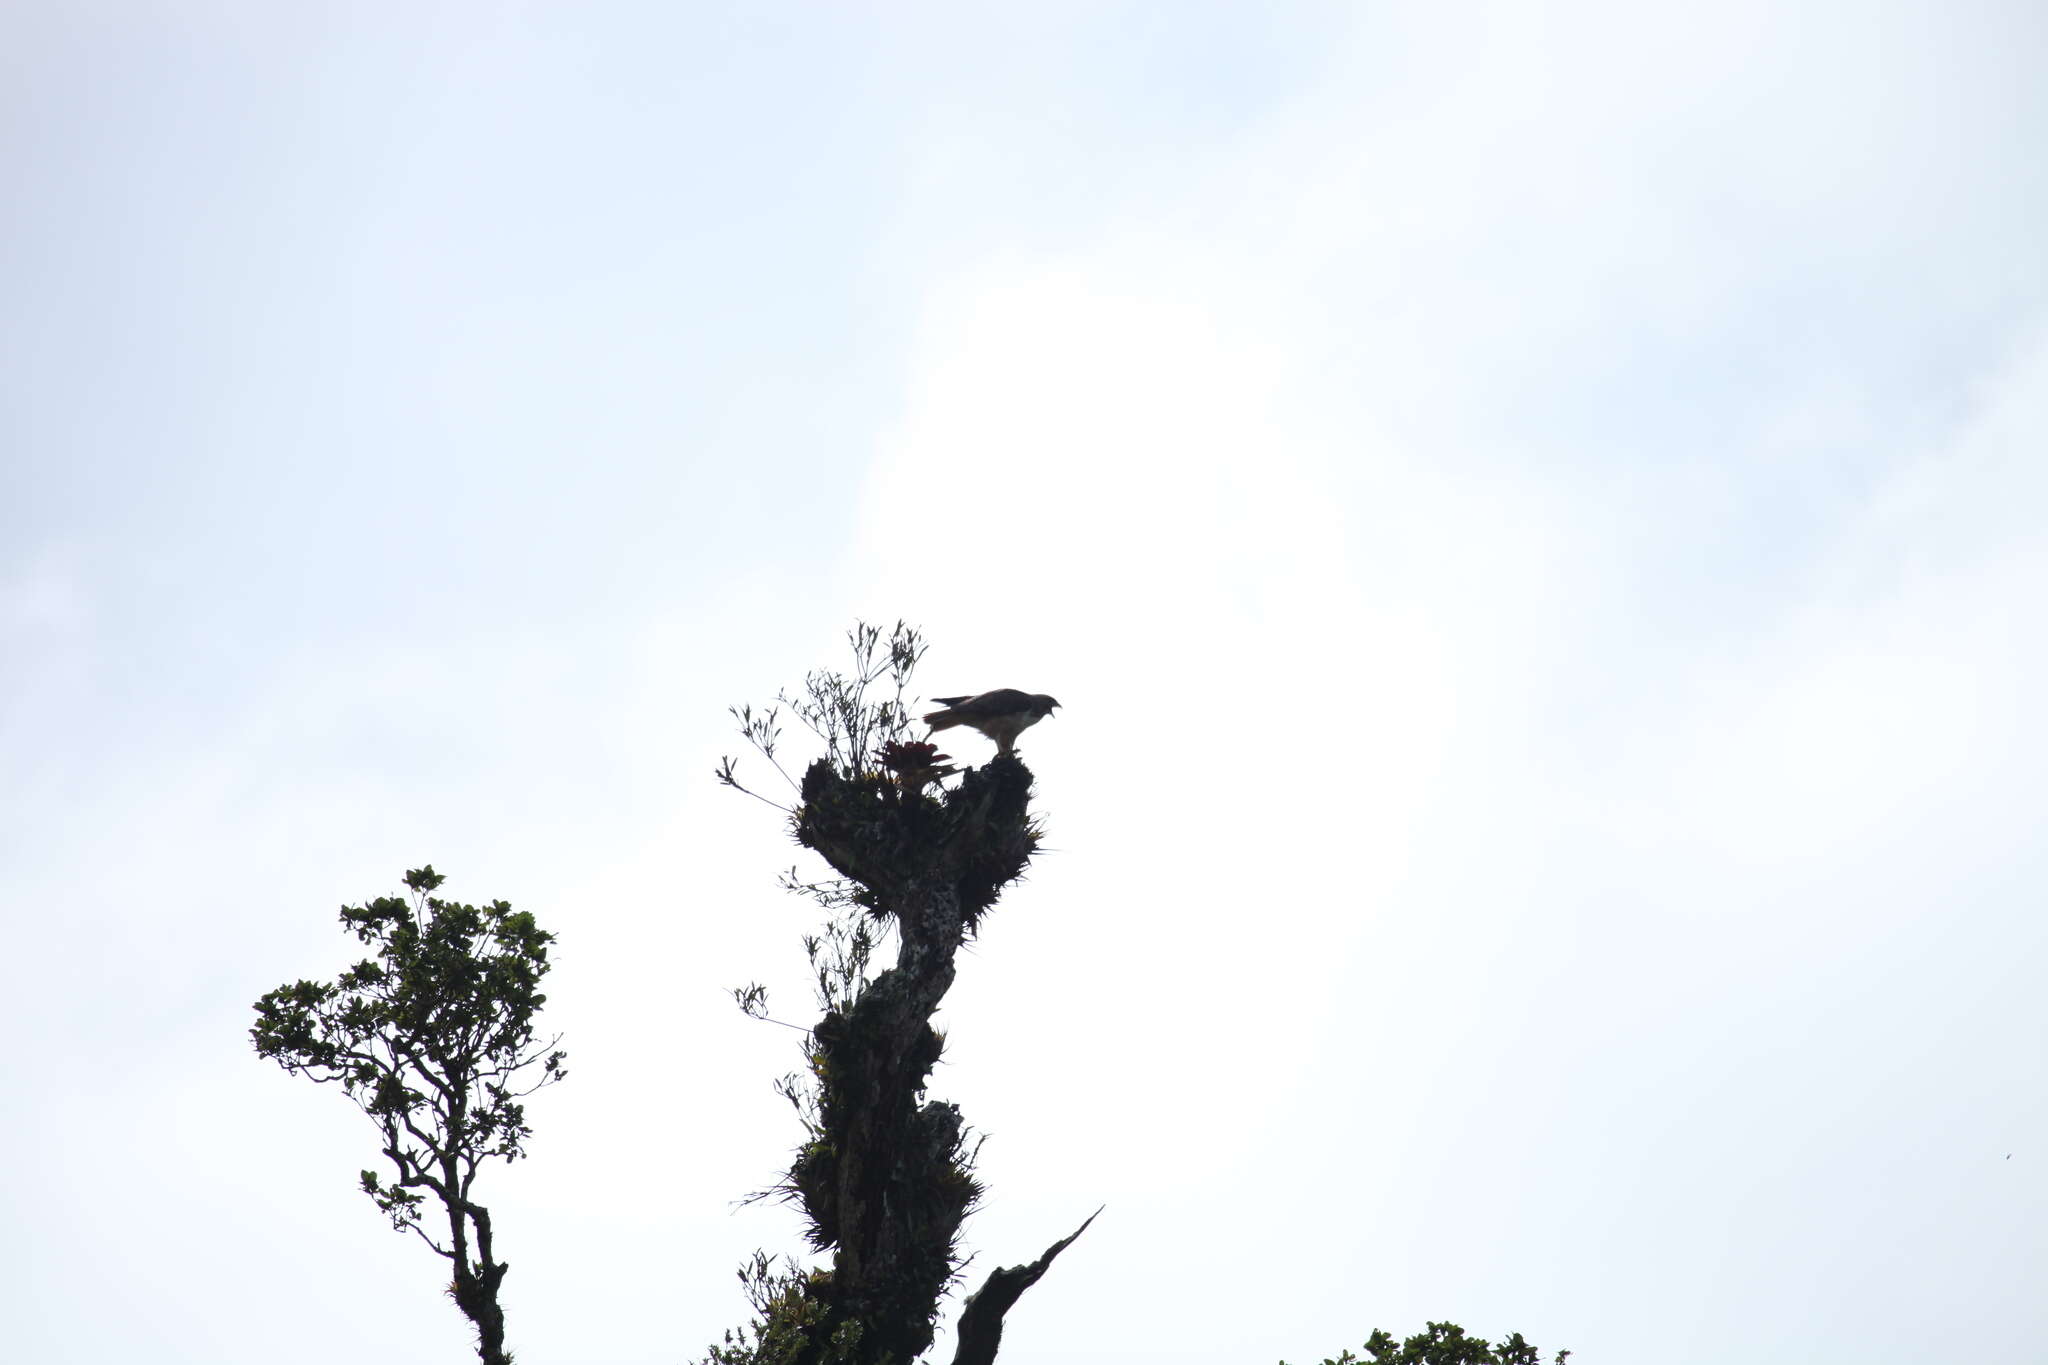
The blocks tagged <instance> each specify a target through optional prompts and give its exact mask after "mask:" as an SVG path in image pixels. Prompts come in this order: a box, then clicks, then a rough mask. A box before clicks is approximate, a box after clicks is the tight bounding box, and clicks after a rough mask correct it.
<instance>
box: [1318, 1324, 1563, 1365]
mask: <svg viewBox="0 0 2048 1365" xmlns="http://www.w3.org/2000/svg"><path fill="white" fill-rule="evenodd" d="M1428 1326H1429V1330H1428V1331H1426V1332H1422V1333H1419V1334H1418V1335H1416V1336H1412V1337H1409V1338H1408V1339H1407V1340H1406V1341H1400V1342H1397V1341H1395V1340H1394V1338H1393V1336H1392V1335H1390V1334H1389V1333H1387V1332H1384V1331H1380V1332H1374V1333H1373V1334H1372V1336H1371V1338H1370V1339H1368V1340H1367V1341H1366V1343H1365V1355H1363V1356H1355V1355H1353V1354H1351V1352H1349V1351H1345V1352H1343V1353H1341V1354H1339V1355H1338V1356H1336V1357H1335V1358H1333V1359H1328V1360H1325V1361H1323V1362H1322V1365H1367V1362H1370V1363H1371V1365H1543V1358H1542V1353H1541V1352H1539V1351H1538V1350H1537V1349H1536V1348H1535V1347H1534V1346H1531V1345H1530V1344H1529V1343H1528V1342H1526V1341H1524V1340H1522V1334H1521V1333H1520V1332H1516V1333H1515V1334H1514V1335H1512V1336H1510V1337H1508V1338H1507V1339H1506V1340H1505V1341H1503V1342H1501V1343H1500V1345H1498V1346H1495V1345H1492V1344H1491V1343H1489V1342H1488V1341H1487V1340H1486V1338H1485V1337H1470V1336H1466V1335H1465V1329H1464V1328H1462V1327H1460V1326H1458V1325H1457V1324H1456V1323H1451V1322H1432V1323H1430V1324H1429V1325H1428ZM1570 1356H1571V1352H1570V1351H1559V1352H1558V1353H1557V1356H1556V1358H1555V1361H1554V1365H1565V1361H1566V1360H1567V1359H1569V1358H1570ZM1280 1365H1287V1362H1285V1361H1282V1362H1281V1363H1280Z"/></svg>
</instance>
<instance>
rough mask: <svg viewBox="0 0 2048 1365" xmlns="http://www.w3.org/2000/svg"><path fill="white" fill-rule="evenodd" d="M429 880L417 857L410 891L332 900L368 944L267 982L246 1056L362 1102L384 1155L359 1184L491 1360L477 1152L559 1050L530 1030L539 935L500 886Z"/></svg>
mask: <svg viewBox="0 0 2048 1365" xmlns="http://www.w3.org/2000/svg"><path fill="white" fill-rule="evenodd" d="M442 881H443V878H442V877H441V876H440V875H438V874H437V873H436V872H435V871H434V869H433V868H432V867H423V868H419V869H416V870H414V871H411V872H408V873H406V874H405V884H406V887H407V888H408V889H409V890H410V892H411V896H410V898H409V899H403V900H402V899H399V898H396V897H390V896H386V897H382V898H380V899H378V900H374V901H371V902H369V903H368V904H366V905H361V906H344V907H342V911H341V922H342V924H343V926H344V927H346V928H347V929H348V930H349V931H350V932H352V933H353V934H354V935H355V936H356V938H357V940H358V941H359V942H362V943H364V944H367V945H371V946H373V947H374V948H375V956H374V957H371V958H366V959H364V960H363V961H361V962H358V963H357V964H356V965H355V966H353V967H351V968H349V969H348V970H347V971H345V972H343V973H342V974H341V976H340V977H339V978H337V979H336V980H335V981H334V982H333V983H332V984H327V983H322V982H317V981H300V982H298V983H297V984H295V985H289V986H280V987H278V988H277V989H276V990H274V991H271V992H270V993H269V994H267V995H265V996H264V997H263V998H262V999H260V1000H258V1001H257V1002H256V1024H255V1027H253V1028H252V1029H251V1030H250V1036H251V1037H252V1038H253V1039H254V1040H255V1044H256V1051H257V1054H258V1055H259V1056H263V1057H268V1058H271V1059H272V1060H274V1061H276V1062H277V1063H278V1065H280V1066H282V1067H283V1068H284V1069H285V1070H286V1071H288V1072H290V1073H292V1074H294V1075H304V1076H309V1077H311V1078H312V1079H313V1080H315V1081H320V1082H329V1081H332V1082H337V1083H339V1084H340V1086H341V1088H342V1090H343V1091H344V1092H345V1093H346V1094H347V1095H348V1097H349V1098H350V1099H352V1100H354V1101H355V1102H356V1105H357V1106H358V1107H359V1108H361V1109H362V1111H363V1112H364V1113H365V1114H367V1115H369V1117H370V1121H371V1122H372V1123H373V1124H375V1125H376V1128H377V1132H378V1135H379V1137H380V1138H382V1140H383V1154H384V1157H385V1158H386V1160H387V1161H389V1162H390V1170H389V1172H387V1173H386V1174H384V1175H380V1174H379V1173H378V1172H376V1171H370V1170H366V1171H364V1172H362V1176H361V1182H362V1188H363V1190H364V1192H365V1193H367V1194H368V1195H369V1196H370V1197H371V1199H373V1200H374V1201H375V1202H376V1204H377V1207H378V1209H380V1210H381V1211H382V1212H383V1213H384V1214H385V1216H386V1217H388V1218H389V1219H390V1220H391V1225H392V1227H394V1228H396V1229H398V1230H400V1231H411V1232H413V1233H415V1234H417V1235H418V1236H419V1237H420V1239H421V1240H422V1241H424V1242H425V1243H426V1244H427V1245H428V1246H430V1247H432V1248H433V1249H434V1250H435V1251H436V1252H438V1253H439V1254H440V1255H442V1256H445V1257H447V1258H448V1259H449V1260H450V1261H451V1262H453V1271H454V1278H453V1281H452V1283H451V1284H450V1285H449V1295H450V1297H452V1298H453V1299H454V1300H455V1303H456V1306H457V1307H459V1308H460V1309H461V1310H462V1312H463V1313H464V1315H465V1316H467V1317H468V1318H469V1320H470V1321H471V1322H472V1323H474V1324H475V1325H476V1328H477V1333H478V1348H477V1349H478V1354H479V1355H480V1356H481V1357H482V1358H483V1360H484V1361H485V1362H486V1365H506V1363H508V1362H509V1361H510V1360H511V1357H510V1356H509V1355H507V1354H505V1351H504V1331H505V1324H504V1310H503V1309H502V1308H501V1307H500V1306H499V1304H498V1285H499V1283H500V1282H501V1281H502V1280H503V1279H504V1277H505V1271H506V1269H507V1266H506V1265H505V1263H504V1262H502V1261H497V1260H494V1259H493V1248H492V1234H491V1215H490V1210H489V1209H487V1208H485V1207H484V1206H483V1205H482V1204H479V1203H477V1202H476V1201H475V1200H474V1199H473V1198H472V1197H471V1195H472V1187H473V1185H474V1183H475V1180H476V1174H477V1169H478V1167H479V1166H480V1165H481V1164H482V1163H483V1162H484V1161H485V1160H487V1159H489V1158H492V1157H497V1158H502V1159H503V1160H506V1161H513V1160H517V1159H518V1158H519V1157H521V1156H523V1155H525V1142H526V1139H527V1138H528V1137H529V1136H530V1135H531V1132H532V1130H531V1129H530V1128H529V1127H528V1126H527V1122H526V1109H525V1106H524V1105H523V1104H521V1103H520V1101H521V1100H523V1099H524V1098H525V1097H526V1096H528V1095H530V1094H532V1093H533V1092H534V1091H535V1090H538V1089H540V1088H541V1087H542V1086H544V1085H550V1084H552V1083H553V1082H555V1081H558V1080H560V1079H562V1077H563V1076H564V1075H565V1074H566V1072H565V1071H564V1069H563V1061H564V1058H565V1056H566V1054H564V1053H562V1052H560V1051H556V1050H553V1041H549V1042H546V1043H541V1042H536V1040H535V1038H534V1029H533V1021H534V1016H535V1015H536V1014H537V1013H538V1012H539V1010H540V1007H541V1005H542V1004H544V1003H545V1002H546V1000H547V997H546V996H545V995H543V994H541V991H540V981H541V978H542V977H543V976H545V975H546V974H547V971H548V945H549V944H551V943H553V942H554V935H552V934H549V933H546V932H544V931H542V930H541V929H540V928H539V926H538V925H536V924H535V923H534V919H533V916H532V915H531V914H528V913H526V912H524V911H514V910H513V909H512V907H511V906H510V905H508V904H506V903H505V902H504V901H494V902H492V903H491V904H490V905H488V906H482V907H479V906H473V905H461V904H458V903H456V902H453V901H443V900H439V899H436V898H434V897H433V896H432V895H431V894H430V893H431V892H433V891H434V890H435V889H437V888H438V887H439V886H440V885H441V883H442ZM429 1195H432V1196H433V1197H434V1199H435V1200H436V1201H438V1203H439V1204H440V1206H441V1212H442V1213H443V1214H444V1215H445V1219H446V1226H447V1231H446V1233H445V1234H444V1235H443V1236H442V1237H441V1238H438V1239H437V1238H436V1236H434V1235H433V1234H431V1233H429V1232H428V1230H427V1227H426V1225H424V1224H423V1223H422V1214H423V1209H424V1206H425V1204H426V1200H427V1196H429ZM437 1221H438V1220H437Z"/></svg>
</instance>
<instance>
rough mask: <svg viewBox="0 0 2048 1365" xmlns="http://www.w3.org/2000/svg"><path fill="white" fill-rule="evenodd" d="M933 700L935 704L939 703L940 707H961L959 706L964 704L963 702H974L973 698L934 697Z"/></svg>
mask: <svg viewBox="0 0 2048 1365" xmlns="http://www.w3.org/2000/svg"><path fill="white" fill-rule="evenodd" d="M932 700H933V701H935V702H937V703H938V704H939V705H941V706H958V705H959V704H960V703H961V702H963V701H971V700H973V698H971V697H933V698H932Z"/></svg>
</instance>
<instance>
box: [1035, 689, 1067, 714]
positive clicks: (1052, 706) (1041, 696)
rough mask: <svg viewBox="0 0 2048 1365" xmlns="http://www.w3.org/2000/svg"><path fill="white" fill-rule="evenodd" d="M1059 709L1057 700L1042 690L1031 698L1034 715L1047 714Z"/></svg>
mask: <svg viewBox="0 0 2048 1365" xmlns="http://www.w3.org/2000/svg"><path fill="white" fill-rule="evenodd" d="M1059 709H1060V704H1059V700H1058V699H1057V698H1055V697H1051V696H1048V695H1046V694H1045V693H1043V692H1040V693H1038V694H1037V695H1036V696H1034V697H1032V699H1031V710H1032V712H1033V713H1034V714H1036V715H1040V716H1049V715H1051V714H1052V713H1053V712H1055V711H1057V710H1059Z"/></svg>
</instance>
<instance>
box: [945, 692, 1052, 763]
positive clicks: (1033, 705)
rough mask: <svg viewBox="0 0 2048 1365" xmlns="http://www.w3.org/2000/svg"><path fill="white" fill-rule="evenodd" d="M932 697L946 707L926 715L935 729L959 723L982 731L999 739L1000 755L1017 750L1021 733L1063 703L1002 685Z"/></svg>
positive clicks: (1040, 694)
mask: <svg viewBox="0 0 2048 1365" xmlns="http://www.w3.org/2000/svg"><path fill="white" fill-rule="evenodd" d="M932 700H933V701H935V702H937V703H938V704H939V705H941V706H943V707H945V708H946V709H945V710H943V711H934V712H932V713H931V714H930V715H928V716H926V717H925V718H924V723H925V724H926V725H929V726H931V727H932V729H934V730H950V729H952V728H953V727H954V726H956V725H965V726H969V727H971V728H973V729H976V730H979V731H981V732H982V733H983V734H985V735H987V736H988V737H989V738H990V739H992V740H994V741H995V742H996V752H997V753H998V754H1014V753H1015V752H1017V736H1018V735H1020V734H1022V733H1023V732H1024V731H1025V730H1027V729H1029V728H1030V727H1032V726H1034V725H1036V724H1038V722H1040V721H1042V720H1044V719H1045V718H1046V717H1047V716H1049V715H1051V714H1052V712H1053V709H1054V708H1055V707H1057V706H1058V705H1059V703H1058V702H1057V701H1055V700H1054V699H1053V698H1051V697H1048V696H1046V695H1045V694H1044V693H1043V692H1040V693H1037V694H1036V695H1034V694H1032V693H1030V692H1019V691H1018V690H1017V689H1016V688H1014V687H1003V688H998V689H997V690H996V691H994V692H984V693H982V694H981V695H980V696H978V697H933V698H932Z"/></svg>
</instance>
